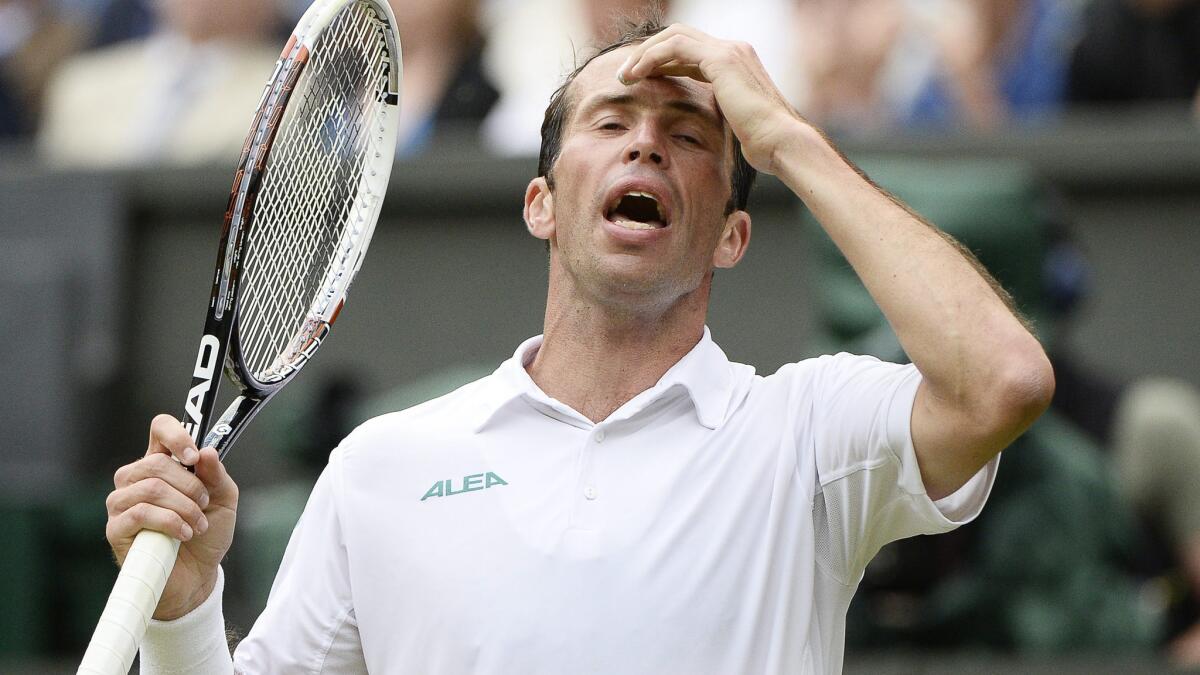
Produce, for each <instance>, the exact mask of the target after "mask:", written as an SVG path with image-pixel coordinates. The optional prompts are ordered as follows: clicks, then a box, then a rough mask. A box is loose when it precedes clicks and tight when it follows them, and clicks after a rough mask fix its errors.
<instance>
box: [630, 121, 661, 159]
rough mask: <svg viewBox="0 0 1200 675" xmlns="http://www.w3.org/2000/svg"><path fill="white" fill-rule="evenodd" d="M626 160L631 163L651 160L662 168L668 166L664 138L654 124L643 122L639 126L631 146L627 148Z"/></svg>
mask: <svg viewBox="0 0 1200 675" xmlns="http://www.w3.org/2000/svg"><path fill="white" fill-rule="evenodd" d="M625 160H626V161H627V162H630V163H632V162H638V161H649V162H653V163H654V164H657V165H658V166H659V167H661V168H664V169H665V168H666V167H667V153H666V152H665V150H664V148H663V139H662V136H661V134H659V132H658V130H656V129H655V128H654V125H653V124H650V123H643V124H641V125H639V126H638V127H637V129H636V130H635V133H634V136H633V138H632V139H631V140H630V142H629V146H628V147H627V148H626V149H625Z"/></svg>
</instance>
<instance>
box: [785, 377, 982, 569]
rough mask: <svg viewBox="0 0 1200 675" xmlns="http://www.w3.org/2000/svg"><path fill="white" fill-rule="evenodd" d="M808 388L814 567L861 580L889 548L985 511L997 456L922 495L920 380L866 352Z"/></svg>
mask: <svg viewBox="0 0 1200 675" xmlns="http://www.w3.org/2000/svg"><path fill="white" fill-rule="evenodd" d="M821 361H822V362H823V363H822V364H821V367H820V368H819V369H818V370H817V371H816V373H815V377H814V380H813V382H812V387H813V388H812V390H811V391H810V395H811V397H812V398H811V400H812V418H811V422H810V424H809V425H808V426H807V428H806V430H805V432H806V433H803V434H801V438H798V439H797V441H798V443H804V444H811V452H812V454H811V456H812V458H813V460H812V461H815V463H816V475H817V481H818V485H817V492H816V495H815V497H814V501H813V520H814V526H815V528H816V529H815V533H816V540H817V541H816V544H817V559H818V562H819V563H820V564H821V565H822V566H823V567H824V568H825V569H826V571H827V572H828V573H830V574H831V575H833V576H834V577H835V578H837V579H838V580H839V581H841V582H842V583H843V584H854V583H857V581H858V579H859V578H860V577H861V575H862V572H863V570H864V569H865V568H866V566H867V563H868V562H870V560H871V558H873V557H874V556H875V554H876V553H878V552H879V549H880V548H882V547H883V546H884V544H887V543H888V542H891V541H895V540H897V539H903V538H905V537H911V536H913V535H917V534H937V533H940V532H947V531H949V530H952V529H954V528H956V527H958V526H959V525H962V524H964V523H967V522H970V521H971V520H973V519H974V518H975V517H976V516H977V515H979V512H980V511H981V510H982V509H983V505H984V503H985V502H986V501H987V497H988V494H989V493H990V492H991V488H992V484H993V482H994V481H995V477H996V469H997V466H998V464H999V461H1000V458H999V455H997V456H996V457H994V458H993V459H992V460H991V461H990V462H988V463H987V464H986V465H985V466H984V467H983V468H982V469H980V470H979V472H978V473H976V474H975V475H974V476H972V477H971V479H970V480H968V481H967V483H966V484H965V485H963V486H962V487H961V488H959V489H958V490H957V491H955V492H954V493H952V494H950V495H948V496H946V497H944V498H942V499H940V500H938V501H936V502H935V501H933V500H931V499H930V498H929V497H928V495H927V494H926V493H925V484H924V482H923V481H922V479H921V469H920V467H919V466H918V464H917V456H916V451H915V450H914V448H913V441H912V433H911V428H910V422H911V419H912V409H913V402H914V401H915V400H916V394H917V386H918V385H919V384H920V383H921V374H920V372H919V371H917V369H916V367H915V366H913V365H899V364H895V363H887V362H883V361H880V360H878V359H875V358H873V357H869V356H852V355H850V354H838V355H837V356H832V357H823V358H822V359H821Z"/></svg>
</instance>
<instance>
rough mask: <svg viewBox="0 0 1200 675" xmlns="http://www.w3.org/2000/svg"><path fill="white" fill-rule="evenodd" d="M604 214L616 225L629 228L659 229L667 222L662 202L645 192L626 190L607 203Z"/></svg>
mask: <svg viewBox="0 0 1200 675" xmlns="http://www.w3.org/2000/svg"><path fill="white" fill-rule="evenodd" d="M604 215H605V217H606V218H608V219H609V220H610V221H612V222H613V223H615V224H616V225H620V226H621V227H624V228H627V229H630V230H654V229H661V228H664V227H667V225H668V224H669V223H668V222H667V218H666V216H665V215H663V209H662V204H660V203H659V202H658V199H656V198H655V197H654V195H652V194H649V193H646V192H637V191H630V192H626V193H625V194H623V195H621V196H620V197H618V198H617V200H616V201H615V202H613V203H612V204H610V205H609V207H608V211H607V212H606V213H605V214H604Z"/></svg>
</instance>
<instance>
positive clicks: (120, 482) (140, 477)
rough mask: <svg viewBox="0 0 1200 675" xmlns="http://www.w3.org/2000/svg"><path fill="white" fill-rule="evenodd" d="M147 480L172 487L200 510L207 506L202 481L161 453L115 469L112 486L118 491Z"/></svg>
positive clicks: (206, 494) (207, 497)
mask: <svg viewBox="0 0 1200 675" xmlns="http://www.w3.org/2000/svg"><path fill="white" fill-rule="evenodd" d="M149 478H153V479H157V480H158V481H161V482H163V483H166V484H167V485H169V486H171V487H173V488H174V489H175V490H177V491H179V492H180V493H182V494H184V495H186V496H187V497H188V498H189V499H191V500H192V501H194V502H196V503H197V504H200V505H201V508H205V507H207V506H208V501H209V498H210V497H211V495H210V494H208V487H207V486H206V485H205V484H204V482H203V481H202V479H200V478H197V477H196V476H195V475H194V474H192V473H191V472H189V471H188V470H187V469H185V468H184V467H183V466H182V465H180V464H179V462H176V461H175V460H173V459H171V457H170V456H168V455H165V454H163V453H153V454H150V455H147V456H145V457H143V458H141V459H139V460H138V461H136V462H134V463H132V464H126V465H125V466H123V467H121V468H120V469H117V472H116V473H115V474H114V475H113V486H114V487H116V488H117V489H118V490H120V489H123V488H128V487H131V486H133V485H134V484H136V483H141V482H142V481H144V480H146V479H149Z"/></svg>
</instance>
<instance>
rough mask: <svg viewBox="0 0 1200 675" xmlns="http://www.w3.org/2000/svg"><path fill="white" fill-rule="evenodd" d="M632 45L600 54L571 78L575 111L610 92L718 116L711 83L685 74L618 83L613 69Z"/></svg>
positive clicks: (633, 46) (719, 117)
mask: <svg viewBox="0 0 1200 675" xmlns="http://www.w3.org/2000/svg"><path fill="white" fill-rule="evenodd" d="M636 47H637V45H629V46H626V47H621V48H620V49H614V50H613V51H611V52H608V53H607V54H601V55H600V56H598V57H596V58H595V59H593V60H592V62H591V63H589V64H588V65H587V66H586V67H585V68H584V69H583V70H582V71H580V73H579V75H577V76H576V77H575V81H574V82H572V83H571V91H570V92H569V93H570V96H571V98H572V99H573V103H574V105H573V106H572V107H573V108H574V110H575V111H576V112H578V111H579V110H581V109H583V108H585V107H586V106H587V105H588V104H589V103H590V102H595V101H597V100H600V99H605V98H609V97H612V96H614V95H620V94H628V95H631V96H633V97H634V98H635V99H636V100H638V101H639V102H644V103H646V104H648V105H654V104H658V103H664V102H666V101H669V100H676V101H678V100H683V101H687V102H689V103H692V104H694V105H696V106H697V107H699V108H700V109H701V110H703V111H705V112H707V113H709V115H710V116H711V117H712V118H713V119H716V120H719V119H721V116H720V111H719V109H718V108H717V99H716V97H715V96H714V95H713V91H712V85H710V84H707V83H705V82H697V81H696V80H693V79H691V78H688V77H652V78H647V79H644V80H641V81H639V82H637V83H635V84H634V85H633V86H626V85H624V84H622V83H621V81H620V80H618V79H617V70H618V69H619V68H620V67H621V66H622V65H623V64H624V63H625V59H627V58H629V55H630V54H632V53H633V50H634V49H635V48H636Z"/></svg>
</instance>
